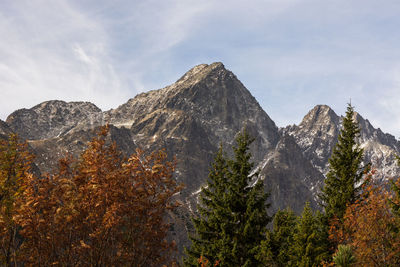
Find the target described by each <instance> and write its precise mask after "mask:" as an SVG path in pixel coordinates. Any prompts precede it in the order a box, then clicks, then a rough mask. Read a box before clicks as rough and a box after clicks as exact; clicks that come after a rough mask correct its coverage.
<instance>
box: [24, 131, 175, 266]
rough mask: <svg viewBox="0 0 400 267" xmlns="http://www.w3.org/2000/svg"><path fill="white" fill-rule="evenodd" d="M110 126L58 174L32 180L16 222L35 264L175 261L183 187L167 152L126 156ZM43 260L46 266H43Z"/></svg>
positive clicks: (27, 258)
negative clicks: (110, 138) (174, 231)
mask: <svg viewBox="0 0 400 267" xmlns="http://www.w3.org/2000/svg"><path fill="white" fill-rule="evenodd" d="M106 137H107V127H104V128H103V129H102V130H101V132H100V133H99V135H98V136H97V137H96V138H94V139H93V140H92V141H91V142H90V143H89V144H88V148H87V149H86V150H85V151H84V152H83V153H82V156H81V158H80V160H79V161H75V160H73V159H71V158H65V159H62V160H61V161H60V165H59V170H58V172H57V173H54V174H51V175H48V176H46V177H43V178H41V179H33V178H30V179H27V180H26V181H25V184H24V185H25V186H26V190H25V191H24V193H23V194H22V197H21V200H20V201H19V202H18V207H19V215H18V216H17V217H16V221H18V223H19V224H20V225H21V226H22V230H21V235H22V236H23V237H24V239H25V242H24V243H23V244H22V246H21V253H20V254H21V258H20V260H21V261H23V262H25V263H26V264H28V265H46V266H47V265H52V264H53V263H54V262H56V263H57V264H59V265H68V266H76V265H81V266H90V265H101V266H119V265H133V264H136V265H138V266H143V265H149V266H160V265H161V264H162V263H168V264H169V263H170V262H171V261H170V259H171V255H172V253H171V250H172V249H173V248H174V243H173V242H166V241H165V238H166V234H167V230H168V228H169V224H167V223H166V222H165V216H166V212H167V211H168V210H169V209H173V208H175V207H176V206H177V203H176V202H175V201H174V200H173V195H174V194H175V193H176V192H178V191H179V190H180V189H181V186H180V185H178V184H177V183H176V181H175V180H174V178H173V173H174V163H173V162H169V161H167V156H166V154H165V153H164V152H157V153H152V154H150V155H147V156H145V155H144V152H143V151H140V150H138V151H137V152H136V153H135V154H134V155H132V156H131V157H130V158H129V159H127V160H126V159H125V158H124V157H123V156H122V155H121V154H120V153H119V152H118V151H117V149H116V147H115V145H106ZM39 263H40V264H39Z"/></svg>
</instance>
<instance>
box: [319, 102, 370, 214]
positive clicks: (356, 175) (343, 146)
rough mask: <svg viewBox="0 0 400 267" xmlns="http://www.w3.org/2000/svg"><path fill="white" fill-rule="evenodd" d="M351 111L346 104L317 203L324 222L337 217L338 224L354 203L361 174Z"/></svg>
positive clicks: (356, 132)
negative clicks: (321, 211) (324, 219)
mask: <svg viewBox="0 0 400 267" xmlns="http://www.w3.org/2000/svg"><path fill="white" fill-rule="evenodd" d="M353 117H354V108H353V107H352V106H351V105H350V104H349V105H348V107H347V111H346V116H345V117H344V118H343V128H342V130H341V131H340V134H339V136H338V142H337V144H336V145H335V147H334V149H333V152H332V156H331V158H330V159H329V172H328V174H327V178H326V179H325V186H324V187H323V188H322V193H321V194H320V196H319V197H320V200H321V201H322V206H323V208H324V211H325V215H326V218H327V220H328V221H329V220H331V219H332V218H334V217H336V218H337V219H339V220H340V221H342V219H343V215H344V213H345V211H346V205H348V204H352V203H354V201H355V200H356V198H357V192H358V190H359V189H360V185H359V183H360V181H361V179H362V175H363V169H362V168H361V161H362V158H363V149H361V148H360V146H359V144H358V143H357V140H356V139H357V137H359V133H360V128H359V127H358V124H357V122H355V121H354V120H353Z"/></svg>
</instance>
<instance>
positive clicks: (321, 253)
mask: <svg viewBox="0 0 400 267" xmlns="http://www.w3.org/2000/svg"><path fill="white" fill-rule="evenodd" d="M319 217H320V214H319V213H317V214H316V215H314V213H313V211H312V209H311V208H310V203H309V202H307V203H306V206H305V207H304V210H303V212H302V214H301V216H300V218H299V219H298V223H297V225H296V229H295V234H294V237H293V244H292V247H291V248H290V251H291V257H292V261H291V262H290V265H288V266H301V267H311V266H320V264H321V262H322V261H323V260H325V259H326V258H327V255H328V253H327V247H326V242H325V240H324V228H323V227H321V224H320V221H319Z"/></svg>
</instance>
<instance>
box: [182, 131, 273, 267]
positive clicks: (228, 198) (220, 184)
mask: <svg viewBox="0 0 400 267" xmlns="http://www.w3.org/2000/svg"><path fill="white" fill-rule="evenodd" d="M251 142H252V140H251V139H250V137H249V136H248V134H247V133H246V132H244V133H241V134H239V135H238V137H237V138H236V143H237V144H236V146H235V147H234V148H233V150H234V158H233V159H231V160H227V159H225V157H224V155H223V151H222V148H220V149H219V151H218V153H217V155H216V157H215V162H214V163H213V165H212V169H211V171H210V174H209V179H208V182H207V185H206V186H205V187H203V190H202V193H201V195H200V204H201V205H200V206H199V207H198V210H199V216H198V217H195V218H194V219H193V222H194V227H195V230H196V234H195V236H192V237H191V241H192V246H191V248H190V249H188V250H187V255H188V256H187V258H186V259H185V260H184V262H185V265H186V266H198V264H199V263H198V259H199V258H200V257H202V256H204V257H205V258H207V259H208V260H209V261H210V262H212V263H214V262H219V265H218V266H259V265H261V262H260V261H259V260H258V259H256V258H257V257H256V255H257V253H258V251H259V248H260V243H261V241H262V240H264V239H265V233H266V232H267V228H266V226H267V224H268V223H269V222H270V221H271V217H270V216H268V214H267V208H268V207H269V204H266V201H267V198H268V196H269V195H268V194H267V193H265V192H264V188H263V181H262V180H261V179H257V178H258V173H254V174H252V175H251V173H250V172H251V170H252V168H253V163H251V162H250V157H251V154H250V153H249V152H248V150H249V145H250V144H251ZM253 181H256V182H255V184H254V185H252V182H253Z"/></svg>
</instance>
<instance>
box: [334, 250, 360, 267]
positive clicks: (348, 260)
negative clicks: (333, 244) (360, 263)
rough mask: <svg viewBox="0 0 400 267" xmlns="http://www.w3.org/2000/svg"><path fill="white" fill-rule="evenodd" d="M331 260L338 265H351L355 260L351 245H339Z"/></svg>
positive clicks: (344, 266)
mask: <svg viewBox="0 0 400 267" xmlns="http://www.w3.org/2000/svg"><path fill="white" fill-rule="evenodd" d="M333 262H334V263H335V264H336V265H337V266H340V267H351V266H353V265H354V264H355V262H356V258H355V257H354V255H353V250H352V249H351V246H348V245H339V247H338V250H337V252H336V254H335V255H334V256H333Z"/></svg>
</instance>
